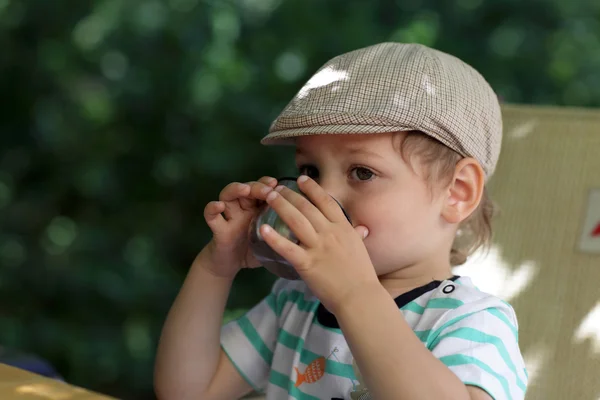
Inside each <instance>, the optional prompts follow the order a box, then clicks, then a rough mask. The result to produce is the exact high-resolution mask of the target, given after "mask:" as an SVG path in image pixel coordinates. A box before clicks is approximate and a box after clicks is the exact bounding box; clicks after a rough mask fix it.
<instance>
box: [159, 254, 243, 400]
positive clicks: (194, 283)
mask: <svg viewBox="0 0 600 400" xmlns="http://www.w3.org/2000/svg"><path fill="white" fill-rule="evenodd" d="M205 262H206V261H205V260H203V257H202V253H201V254H200V255H199V257H198V258H197V259H196V261H195V262H194V264H193V265H192V268H191V269H190V271H189V273H188V276H187V277H186V279H185V282H184V284H183V286H182V288H181V290H180V292H179V294H178V296H177V298H176V300H175V302H174V304H173V306H172V307H171V310H170V311H169V314H168V316H167V320H166V322H165V325H164V328H163V331H162V335H161V338H160V342H159V346H158V351H157V356H156V365H155V371H154V386H155V391H156V395H157V397H158V398H159V399H161V400H171V399H176V400H186V399H205V400H210V399H224V400H225V399H227V400H231V399H235V398H239V397H241V396H243V395H244V394H247V393H249V392H250V391H251V386H250V385H249V384H248V383H247V382H246V381H245V380H244V379H243V378H242V377H241V376H240V374H239V373H238V372H237V371H236V369H235V367H234V366H233V365H232V363H231V361H230V360H229V358H228V357H227V356H226V355H225V353H224V352H223V350H221V346H220V331H221V325H222V320H223V312H224V310H225V304H226V301H227V297H228V295H229V291H230V289H231V284H232V279H230V278H222V277H217V276H215V275H214V274H212V273H211V272H209V269H208V268H204V267H205V266H206V265H204V266H203V264H204V263H205Z"/></svg>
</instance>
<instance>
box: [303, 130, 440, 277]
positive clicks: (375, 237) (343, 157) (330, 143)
mask: <svg viewBox="0 0 600 400" xmlns="http://www.w3.org/2000/svg"><path fill="white" fill-rule="evenodd" d="M403 139H404V134H403V133H396V134H391V133H390V134H374V135H317V136H304V137H299V138H298V139H297V140H296V165H297V167H298V171H299V172H300V173H301V174H305V175H308V176H310V177H311V178H313V179H315V180H316V181H317V182H319V184H320V185H321V186H322V187H323V188H324V189H325V190H326V191H327V192H328V193H329V194H330V195H332V196H333V197H334V198H336V199H337V200H338V201H339V202H340V203H341V204H342V205H343V206H344V208H345V209H346V211H347V212H348V215H349V216H350V218H351V219H352V223H353V225H354V226H358V225H364V226H366V227H367V228H368V229H369V236H368V237H367V238H366V239H365V245H366V247H367V250H368V252H369V255H370V257H371V260H372V262H373V265H374V266H375V268H376V270H377V274H378V275H380V276H381V275H385V274H389V273H391V272H395V271H399V270H401V269H405V268H406V267H409V266H417V265H421V264H434V263H438V262H445V263H446V264H447V263H448V254H449V250H450V248H449V245H448V244H447V242H448V238H449V237H450V236H449V235H450V233H449V232H450V230H451V228H450V227H449V226H448V224H447V223H446V222H445V221H444V219H443V218H442V216H441V212H442V208H443V205H444V202H445V197H446V194H445V191H443V190H433V191H432V190H431V188H430V186H429V185H428V184H427V182H426V181H425V179H424V178H423V177H422V176H423V174H422V173H421V171H420V168H421V167H420V165H419V161H418V160H417V159H416V158H415V160H414V161H413V162H412V165H409V164H408V163H407V162H405V160H404V159H403V158H402V157H401V155H400V152H399V148H400V143H401V141H402V140H403ZM440 260H441V261H440Z"/></svg>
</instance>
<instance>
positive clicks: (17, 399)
mask: <svg viewBox="0 0 600 400" xmlns="http://www.w3.org/2000/svg"><path fill="white" fill-rule="evenodd" d="M0 399H2V400H114V399H113V398H112V397H108V396H103V395H99V394H96V393H92V392H90V391H87V390H85V389H82V388H78V387H75V386H72V385H68V384H66V383H63V382H60V381H56V380H54V379H49V378H45V377H43V376H40V375H36V374H32V373H31V372H28V371H24V370H22V369H18V368H14V367H11V366H8V365H5V364H0Z"/></svg>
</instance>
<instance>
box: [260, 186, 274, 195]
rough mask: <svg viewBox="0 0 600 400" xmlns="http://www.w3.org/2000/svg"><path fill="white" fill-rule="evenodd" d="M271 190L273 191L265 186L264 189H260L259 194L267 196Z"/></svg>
mask: <svg viewBox="0 0 600 400" xmlns="http://www.w3.org/2000/svg"><path fill="white" fill-rule="evenodd" d="M271 190H273V188H270V187H268V186H266V187H264V188H262V189H260V192H261V193H264V194H267V193H269V192H270V191H271Z"/></svg>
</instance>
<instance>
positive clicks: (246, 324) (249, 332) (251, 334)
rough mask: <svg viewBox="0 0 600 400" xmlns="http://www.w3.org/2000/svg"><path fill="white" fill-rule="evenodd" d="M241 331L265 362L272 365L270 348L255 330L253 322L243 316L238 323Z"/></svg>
mask: <svg viewBox="0 0 600 400" xmlns="http://www.w3.org/2000/svg"><path fill="white" fill-rule="evenodd" d="M237 323H238V325H239V327H240V329H241V330H242V332H243V333H244V335H246V338H247V339H248V340H249V341H250V343H252V346H253V347H254V348H255V349H256V351H257V352H258V354H260V356H261V357H262V358H263V360H265V362H266V363H267V365H271V361H273V352H272V351H271V349H269V347H268V346H267V345H266V344H265V342H263V340H262V338H261V337H260V335H259V334H258V332H257V331H256V329H254V326H253V325H252V322H250V320H249V319H248V317H246V316H243V317H241V318H240V319H238V321H237Z"/></svg>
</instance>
